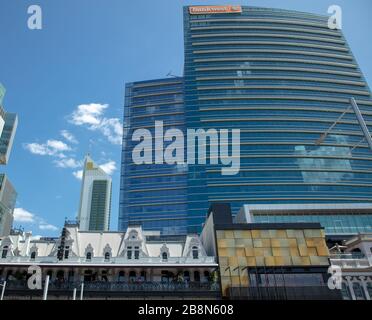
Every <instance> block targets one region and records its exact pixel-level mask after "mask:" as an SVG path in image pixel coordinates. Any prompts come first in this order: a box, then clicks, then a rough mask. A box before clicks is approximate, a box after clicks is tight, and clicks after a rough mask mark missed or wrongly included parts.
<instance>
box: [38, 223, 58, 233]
mask: <svg viewBox="0 0 372 320" xmlns="http://www.w3.org/2000/svg"><path fill="white" fill-rule="evenodd" d="M39 229H40V230H50V231H57V230H58V228H57V227H56V226H53V225H52V224H44V223H40V224H39Z"/></svg>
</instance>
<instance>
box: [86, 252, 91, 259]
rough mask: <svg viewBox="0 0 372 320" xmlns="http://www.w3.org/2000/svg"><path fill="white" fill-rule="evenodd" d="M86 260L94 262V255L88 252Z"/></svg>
mask: <svg viewBox="0 0 372 320" xmlns="http://www.w3.org/2000/svg"><path fill="white" fill-rule="evenodd" d="M86 259H87V260H92V253H91V252H87V256H86Z"/></svg>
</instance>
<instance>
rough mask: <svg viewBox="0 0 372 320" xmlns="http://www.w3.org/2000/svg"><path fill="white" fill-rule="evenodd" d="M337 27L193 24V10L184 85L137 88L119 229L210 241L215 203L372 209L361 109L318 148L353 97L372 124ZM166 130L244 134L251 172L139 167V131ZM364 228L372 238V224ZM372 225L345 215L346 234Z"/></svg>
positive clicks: (260, 16)
mask: <svg viewBox="0 0 372 320" xmlns="http://www.w3.org/2000/svg"><path fill="white" fill-rule="evenodd" d="M327 21H328V17H326V16H319V15H314V14H307V13H301V12H295V11H287V10H280V9H267V8H255V7H245V6H243V7H242V12H241V13H218V14H192V15H191V14H190V13H189V7H185V8H184V40H185V57H184V58H185V60H184V78H174V79H160V80H154V81H144V82H136V83H131V84H128V85H127V87H126V103H125V117H124V118H125V119H124V130H125V135H124V142H123V153H122V180H121V196H120V199H121V200H120V213H119V228H120V229H125V228H126V226H127V224H128V223H130V222H142V224H143V225H144V228H146V229H159V228H160V229H162V230H163V233H175V232H180V233H184V232H186V231H188V232H192V231H200V230H201V227H202V223H203V222H204V220H205V216H206V212H207V210H208V208H209V206H210V204H211V203H213V202H226V203H230V204H231V207H232V211H233V212H234V213H236V212H238V210H239V208H240V207H241V206H242V205H243V204H261V203H262V204H286V203H299V204H301V203H358V202H365V203H368V202H369V203H370V202H372V182H371V181H372V152H371V151H370V150H369V149H368V146H367V144H366V143H365V142H362V143H360V141H361V139H362V138H363V133H362V131H361V129H360V126H359V125H358V123H357V120H356V117H355V115H354V114H353V112H352V110H349V111H348V112H347V113H346V114H345V116H344V117H343V118H342V119H341V121H339V123H338V124H337V126H335V127H334V128H333V129H332V130H331V132H330V134H329V135H328V136H327V138H326V139H325V140H324V141H323V142H322V143H321V144H320V145H318V144H316V143H315V142H316V141H317V140H318V139H319V138H320V135H321V134H322V133H324V132H325V131H327V129H329V128H330V126H331V125H332V124H333V123H334V121H335V120H336V119H337V118H338V117H339V116H340V115H341V114H342V113H343V112H344V111H345V110H346V109H347V108H348V107H349V105H350V102H349V99H350V98H351V97H354V98H355V99H356V101H357V103H358V105H359V108H360V110H361V111H362V113H363V116H364V118H365V120H366V122H367V125H368V126H369V129H371V126H372V99H371V92H370V90H369V88H368V85H367V83H366V81H365V79H364V77H363V75H362V72H361V70H360V69H359V67H358V65H357V62H356V60H355V58H354V57H353V55H352V52H351V50H350V48H349V46H348V44H347V42H346V40H345V38H344V36H343V35H342V32H341V31H340V30H331V29H329V28H328V25H327ZM156 120H162V121H164V125H166V126H168V127H172V126H174V127H177V128H178V129H183V130H185V128H188V129H192V128H197V129H199V128H201V129H205V130H208V129H211V128H213V129H217V130H218V129H230V130H231V129H234V128H235V129H240V132H241V133H240V141H241V146H240V149H241V151H240V163H241V164H240V171H239V173H238V174H236V175H225V176H223V175H221V167H222V165H212V164H209V163H208V162H207V165H198V164H195V165H193V164H189V165H188V166H187V167H184V166H183V167H180V166H174V165H141V166H135V165H133V164H131V163H132V160H131V158H130V157H131V149H132V147H133V143H132V142H131V140H130V137H131V133H132V132H133V129H135V128H139V127H145V128H149V129H150V130H153V126H154V121H156ZM357 144H358V146H357V147H356V148H354V147H355V146H356V145H357ZM257 218H258V220H257V221H259V219H266V217H263V218H262V217H257ZM364 218H366V219H369V220H368V221H367V222H368V223H367V224H366V226H367V230H364V231H370V232H371V231H372V228H371V223H370V219H371V215H366V216H364V217H363V219H364ZM270 219H274V220H270V221H276V220H275V219H277V220H278V221H281V220H280V219H282V220H283V219H284V218H283V217H281V216H277V217H271V218H270ZM288 219H289V220H291V219H297V217H289V218H288ZM306 219H307V218H306ZM309 219H313V218H311V217H310V218H309ZM322 219H323V220H324V219H325V218H324V217H323V218H322ZM344 219H346V220H344ZM352 219H354V222H355V223H354V224H353V225H352V224H351V221H352ZM363 219H359V218H356V216H354V217H343V218H342V219H339V220H342V221H343V222H342V223H341V225H340V228H341V227H342V228H343V227H344V226H346V227H349V228H354V229H353V230H354V231H355V230H356V229H355V226H356V225H360V223H361V222H362V221H364V220H363ZM300 220H301V219H300ZM323 220H322V221H321V222H323V223H327V222H326V221H325V220H324V221H323ZM283 221H284V220H283ZM292 221H295V220H292ZM363 223H364V222H363ZM368 226H369V227H368ZM336 227H337V226H336ZM329 228H335V227H334V224H332V225H329ZM368 228H369V229H368ZM329 230H331V229H329ZM335 230H336V229H335ZM350 230H351V229H350Z"/></svg>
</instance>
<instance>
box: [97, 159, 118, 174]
mask: <svg viewBox="0 0 372 320" xmlns="http://www.w3.org/2000/svg"><path fill="white" fill-rule="evenodd" d="M99 167H100V168H101V169H102V170H103V171H105V172H106V173H107V174H108V175H110V176H111V175H112V174H113V172H114V171H115V170H116V163H115V161H109V162H107V163H104V164H101V165H100V166H99Z"/></svg>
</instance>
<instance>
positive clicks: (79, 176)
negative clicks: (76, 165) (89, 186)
mask: <svg viewBox="0 0 372 320" xmlns="http://www.w3.org/2000/svg"><path fill="white" fill-rule="evenodd" d="M72 174H73V175H74V177H75V178H76V179H79V180H81V179H83V170H77V171H74V172H73V173H72Z"/></svg>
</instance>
